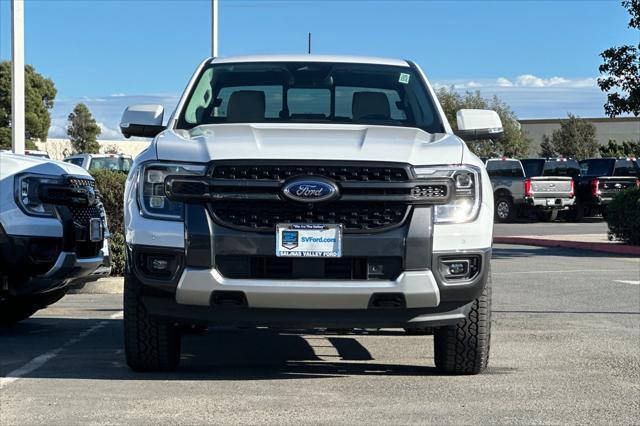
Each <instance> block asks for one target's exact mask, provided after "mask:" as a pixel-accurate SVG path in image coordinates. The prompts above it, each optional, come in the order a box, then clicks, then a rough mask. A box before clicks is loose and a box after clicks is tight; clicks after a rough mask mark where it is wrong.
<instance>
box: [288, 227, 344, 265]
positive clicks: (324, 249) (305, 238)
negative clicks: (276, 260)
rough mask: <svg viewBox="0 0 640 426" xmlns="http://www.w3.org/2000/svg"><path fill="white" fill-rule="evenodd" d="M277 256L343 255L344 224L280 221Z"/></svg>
mask: <svg viewBox="0 0 640 426" xmlns="http://www.w3.org/2000/svg"><path fill="white" fill-rule="evenodd" d="M276 256H279V257H341V256H342V226H341V225H333V224H311V223H304V224H296V223H279V224H278V225H277V226H276Z"/></svg>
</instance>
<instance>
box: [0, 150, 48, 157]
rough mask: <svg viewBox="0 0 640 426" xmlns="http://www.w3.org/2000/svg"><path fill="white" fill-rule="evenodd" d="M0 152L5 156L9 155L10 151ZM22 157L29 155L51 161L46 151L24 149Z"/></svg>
mask: <svg viewBox="0 0 640 426" xmlns="http://www.w3.org/2000/svg"><path fill="white" fill-rule="evenodd" d="M0 152H4V153H7V154H10V153H11V152H12V151H11V150H8V149H4V150H1V151H0ZM24 155H29V156H31V157H40V158H44V159H47V160H49V159H51V157H49V154H48V153H47V151H38V150H35V149H25V150H24Z"/></svg>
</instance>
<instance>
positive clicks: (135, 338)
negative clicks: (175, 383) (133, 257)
mask: <svg viewBox="0 0 640 426" xmlns="http://www.w3.org/2000/svg"><path fill="white" fill-rule="evenodd" d="M140 299H141V296H140V284H139V282H138V280H137V279H136V278H135V276H134V275H133V274H132V273H131V272H130V271H125V277H124V348H125V355H126V359H127V364H128V365H129V367H131V369H132V370H134V371H172V370H175V369H176V367H177V366H178V363H179V362H180V332H179V330H178V328H177V327H176V326H175V324H174V323H172V322H169V321H163V320H162V319H161V318H156V317H153V316H151V315H149V313H148V312H147V309H146V308H145V306H144V304H143V303H142V301H141V300H140Z"/></svg>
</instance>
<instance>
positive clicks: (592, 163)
mask: <svg viewBox="0 0 640 426" xmlns="http://www.w3.org/2000/svg"><path fill="white" fill-rule="evenodd" d="M615 163H616V160H613V159H598V160H584V161H581V162H580V173H581V174H582V175H583V176H611V172H612V171H613V165H614V164H615Z"/></svg>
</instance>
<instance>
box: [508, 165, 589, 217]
mask: <svg viewBox="0 0 640 426" xmlns="http://www.w3.org/2000/svg"><path fill="white" fill-rule="evenodd" d="M520 162H521V163H522V167H523V168H524V174H525V177H526V179H525V181H524V187H525V190H524V196H525V204H526V205H528V206H531V207H533V208H534V209H535V213H536V215H537V216H538V218H540V219H543V220H546V221H551V220H555V219H556V217H557V216H558V212H560V211H562V210H568V209H569V207H570V206H572V205H573V204H574V202H575V192H574V185H575V183H574V180H577V179H578V178H579V176H580V165H579V164H578V161H577V160H574V159H570V158H527V159H523V160H520Z"/></svg>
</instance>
